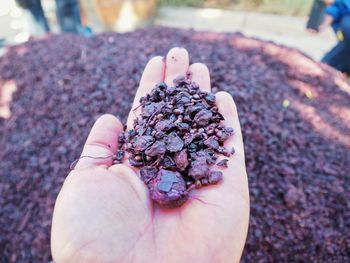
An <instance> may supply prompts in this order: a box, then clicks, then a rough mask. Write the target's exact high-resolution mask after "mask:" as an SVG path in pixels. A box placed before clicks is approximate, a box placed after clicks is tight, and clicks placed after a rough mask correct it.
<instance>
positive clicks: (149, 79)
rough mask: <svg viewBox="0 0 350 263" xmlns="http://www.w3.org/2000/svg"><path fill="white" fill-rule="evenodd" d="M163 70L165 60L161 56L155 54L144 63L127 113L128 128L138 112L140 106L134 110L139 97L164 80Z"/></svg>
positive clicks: (137, 104)
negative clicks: (137, 86)
mask: <svg viewBox="0 0 350 263" xmlns="http://www.w3.org/2000/svg"><path fill="white" fill-rule="evenodd" d="M164 71H165V62H164V59H163V57H161V56H157V57H153V58H152V59H151V60H150V61H149V62H148V63H147V65H146V67H145V69H144V71H143V74H142V77H141V80H140V85H139V88H138V89H137V92H136V95H135V99H134V103H133V105H132V108H131V111H130V113H129V117H128V121H127V127H128V129H130V128H131V127H132V125H133V122H134V119H135V118H136V116H138V114H139V113H140V110H141V109H140V108H138V109H137V110H134V109H135V108H137V107H138V106H139V103H140V98H141V97H143V96H145V95H146V94H147V93H150V92H151V90H152V89H153V88H154V86H155V85H156V84H157V83H160V82H163V81H164Z"/></svg>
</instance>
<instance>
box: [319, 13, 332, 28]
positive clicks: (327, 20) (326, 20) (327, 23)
mask: <svg viewBox="0 0 350 263" xmlns="http://www.w3.org/2000/svg"><path fill="white" fill-rule="evenodd" d="M332 23H333V17H332V16H331V15H328V14H326V15H325V16H324V19H323V22H322V24H321V25H320V28H319V31H320V32H321V31H324V30H325V29H327V28H328V27H329V26H331V25H332Z"/></svg>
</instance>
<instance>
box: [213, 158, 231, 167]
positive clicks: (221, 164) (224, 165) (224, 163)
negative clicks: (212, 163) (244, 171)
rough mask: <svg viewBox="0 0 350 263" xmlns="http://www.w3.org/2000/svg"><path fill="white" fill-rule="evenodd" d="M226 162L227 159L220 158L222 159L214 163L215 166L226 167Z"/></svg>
mask: <svg viewBox="0 0 350 263" xmlns="http://www.w3.org/2000/svg"><path fill="white" fill-rule="evenodd" d="M227 162H228V160H227V159H222V160H221V161H219V162H218V163H217V164H216V165H217V166H221V167H225V168H227Z"/></svg>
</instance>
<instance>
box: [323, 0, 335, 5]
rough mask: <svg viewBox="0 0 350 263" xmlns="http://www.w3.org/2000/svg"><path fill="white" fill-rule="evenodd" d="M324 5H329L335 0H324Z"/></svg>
mask: <svg viewBox="0 0 350 263" xmlns="http://www.w3.org/2000/svg"><path fill="white" fill-rule="evenodd" d="M323 2H324V3H325V4H326V5H331V4H333V3H334V2H335V0H324V1H323Z"/></svg>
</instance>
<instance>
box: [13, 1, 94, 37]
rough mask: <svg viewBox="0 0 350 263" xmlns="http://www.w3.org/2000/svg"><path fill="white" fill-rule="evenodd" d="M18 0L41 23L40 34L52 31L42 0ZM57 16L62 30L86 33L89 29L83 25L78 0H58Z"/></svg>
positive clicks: (38, 23) (38, 31)
mask: <svg viewBox="0 0 350 263" xmlns="http://www.w3.org/2000/svg"><path fill="white" fill-rule="evenodd" d="M16 2H17V4H18V5H19V6H20V7H22V8H24V9H25V10H28V11H29V12H30V13H31V15H32V16H33V18H34V20H35V22H36V23H37V25H39V28H40V29H39V30H37V33H38V34H41V33H47V32H49V31H50V27H49V24H48V22H47V19H46V17H45V13H44V9H43V7H42V5H41V1H40V0H16ZM56 17H57V22H58V24H59V26H60V29H61V32H66V33H76V34H84V35H86V34H87V33H88V31H89V29H88V28H84V27H83V26H82V23H81V18H80V7H79V3H78V0H56Z"/></svg>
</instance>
